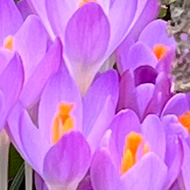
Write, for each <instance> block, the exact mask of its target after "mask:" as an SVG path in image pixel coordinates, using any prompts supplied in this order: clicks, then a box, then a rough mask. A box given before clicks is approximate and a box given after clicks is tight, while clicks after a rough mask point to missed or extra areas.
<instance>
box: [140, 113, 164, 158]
mask: <svg viewBox="0 0 190 190" xmlns="http://www.w3.org/2000/svg"><path fill="white" fill-rule="evenodd" d="M142 131H143V136H144V137H145V139H146V141H147V142H148V144H149V145H150V151H153V152H155V153H156V154H157V155H158V156H159V157H160V158H161V160H164V158H165V152H166V136H165V130H164V126H163V124H162V123H161V121H160V119H159V118H158V117H157V116H156V115H148V116H147V117H146V118H145V120H144V121H143V123H142Z"/></svg>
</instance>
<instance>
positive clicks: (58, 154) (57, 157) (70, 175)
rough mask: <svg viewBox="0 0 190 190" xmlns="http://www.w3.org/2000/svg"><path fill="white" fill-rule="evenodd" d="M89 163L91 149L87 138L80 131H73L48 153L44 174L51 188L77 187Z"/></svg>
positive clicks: (67, 188) (67, 189)
mask: <svg viewBox="0 0 190 190" xmlns="http://www.w3.org/2000/svg"><path fill="white" fill-rule="evenodd" d="M89 165H90V149H89V146H88V144H87V142H86V140H85V139H84V137H83V136H82V135H81V134H80V133H78V132H71V133H69V134H66V135H64V136H63V137H62V139H61V140H60V141H59V142H58V143H57V144H56V145H55V146H53V147H52V148H51V149H50V150H49V152H48V153H47V155H46V157H45V160H44V170H43V176H44V179H45V181H46V183H47V184H48V187H51V189H54V188H55V187H56V188H57V189H65V190H69V189H76V188H77V186H78V184H79V182H80V181H81V180H82V178H83V177H84V176H85V174H86V172H87V170H88V168H89ZM56 188H55V189H56Z"/></svg>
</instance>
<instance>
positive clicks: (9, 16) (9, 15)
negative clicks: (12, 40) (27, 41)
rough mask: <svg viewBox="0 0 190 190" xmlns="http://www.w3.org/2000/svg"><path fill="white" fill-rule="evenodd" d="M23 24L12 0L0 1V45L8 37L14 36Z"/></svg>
mask: <svg viewBox="0 0 190 190" xmlns="http://www.w3.org/2000/svg"><path fill="white" fill-rule="evenodd" d="M22 22H23V19H22V16H21V14H20V12H19V10H18V9H17V7H16V5H15V2H14V1H12V0H0V28H1V30H0V45H2V44H3V41H4V39H5V38H6V37H7V36H9V35H14V34H15V33H16V31H17V30H18V29H19V27H20V26H21V24H22Z"/></svg>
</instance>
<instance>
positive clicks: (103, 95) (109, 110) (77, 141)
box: [7, 65, 118, 190]
mask: <svg viewBox="0 0 190 190" xmlns="http://www.w3.org/2000/svg"><path fill="white" fill-rule="evenodd" d="M117 99H118V77H117V74H116V72H115V71H113V70H111V71H108V72H106V73H104V74H100V75H98V76H97V78H96V80H95V81H94V83H93V84H92V86H91V87H90V89H89V90H88V91H87V93H86V96H85V97H84V98H83V99H82V97H81V94H80V91H79V90H78V88H77V87H76V84H75V83H74V81H73V80H72V78H71V77H70V75H69V73H68V71H67V69H66V67H65V66H64V65H62V67H60V70H59V72H57V73H56V74H55V75H54V76H53V77H51V78H50V80H49V82H48V83H47V85H46V87H45V88H44V90H43V93H42V96H41V99H40V102H39V107H38V120H37V121H35V123H37V124H36V125H35V124H34V122H33V121H32V118H31V117H30V115H29V112H28V111H27V110H26V109H25V108H24V107H23V106H22V104H21V103H18V104H17V105H16V106H15V108H14V110H13V112H12V114H11V115H10V117H9V120H8V124H9V126H8V127H7V132H8V134H9V136H10V137H11V140H12V142H13V143H14V145H15V146H16V147H17V149H18V151H19V152H20V153H21V155H22V156H23V157H24V159H25V160H26V161H27V162H28V163H29V164H30V165H31V166H32V167H33V168H34V170H35V171H36V172H37V173H38V174H39V175H40V176H41V177H42V178H43V180H44V181H45V183H46V184H47V186H48V188H49V189H53V190H56V189H73V190H74V189H76V187H77V186H78V183H79V182H80V181H81V180H82V178H83V177H84V176H85V174H86V172H87V170H88V168H89V166H90V160H91V153H90V152H92V153H93V152H94V150H95V149H96V147H97V146H98V144H99V141H100V139H101V138H102V136H103V135H104V133H105V131H106V130H107V128H108V125H109V123H110V122H111V120H112V118H113V116H114V114H115V108H116V104H117Z"/></svg>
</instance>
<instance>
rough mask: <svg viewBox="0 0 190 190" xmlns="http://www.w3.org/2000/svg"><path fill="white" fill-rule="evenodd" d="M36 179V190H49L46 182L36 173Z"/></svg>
mask: <svg viewBox="0 0 190 190" xmlns="http://www.w3.org/2000/svg"><path fill="white" fill-rule="evenodd" d="M34 178H35V187H36V190H48V188H47V186H46V184H45V182H44V180H43V179H42V178H41V177H40V175H39V174H38V173H36V172H35V174H34Z"/></svg>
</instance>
